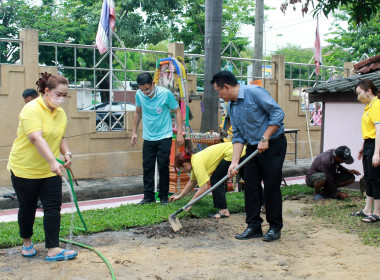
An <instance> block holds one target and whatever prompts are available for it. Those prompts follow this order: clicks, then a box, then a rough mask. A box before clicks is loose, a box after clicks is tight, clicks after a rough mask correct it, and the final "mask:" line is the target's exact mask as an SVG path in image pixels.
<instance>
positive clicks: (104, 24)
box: [96, 0, 115, 54]
mask: <svg viewBox="0 0 380 280" xmlns="http://www.w3.org/2000/svg"><path fill="white" fill-rule="evenodd" d="M110 29H112V31H113V30H115V3H114V1H113V0H104V1H103V7H102V13H101V15H100V20H99V26H98V32H97V34H96V47H97V48H98V50H99V52H100V54H103V53H105V52H106V51H107V50H108V48H109V40H108V39H109V34H110V32H112V31H110Z"/></svg>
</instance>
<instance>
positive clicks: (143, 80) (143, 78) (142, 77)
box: [136, 72, 153, 86]
mask: <svg viewBox="0 0 380 280" xmlns="http://www.w3.org/2000/svg"><path fill="white" fill-rule="evenodd" d="M136 82H137V85H139V86H142V85H145V84H150V85H151V84H152V83H153V78H152V75H151V74H149V73H148V72H145V73H141V74H139V75H138V76H137V79H136Z"/></svg>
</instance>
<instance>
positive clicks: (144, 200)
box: [137, 198, 156, 205]
mask: <svg viewBox="0 0 380 280" xmlns="http://www.w3.org/2000/svg"><path fill="white" fill-rule="evenodd" d="M155 202H156V200H155V199H154V198H149V199H148V198H144V199H143V200H141V201H140V202H139V203H137V204H139V205H143V204H147V203H155Z"/></svg>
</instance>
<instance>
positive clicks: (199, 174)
mask: <svg viewBox="0 0 380 280" xmlns="http://www.w3.org/2000/svg"><path fill="white" fill-rule="evenodd" d="M232 153H233V145H232V143H231V142H226V143H220V144H217V145H212V146H210V147H207V148H206V149H204V150H203V151H200V152H198V153H196V154H193V155H192V156H191V166H192V170H191V177H190V179H191V180H192V181H197V182H198V186H200V187H202V186H203V185H204V184H206V183H207V182H208V181H209V180H210V175H211V173H213V172H214V171H215V169H216V168H217V167H218V165H219V163H220V162H221V161H222V159H224V160H226V161H231V160H232ZM244 155H245V147H244V148H243V151H242V153H241V156H242V157H243V156H244ZM226 175H227V174H226Z"/></svg>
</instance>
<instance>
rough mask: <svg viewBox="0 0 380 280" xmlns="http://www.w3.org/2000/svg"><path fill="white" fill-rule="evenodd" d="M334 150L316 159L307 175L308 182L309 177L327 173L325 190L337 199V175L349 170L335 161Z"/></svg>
mask: <svg viewBox="0 0 380 280" xmlns="http://www.w3.org/2000/svg"><path fill="white" fill-rule="evenodd" d="M334 150H335V149H331V150H327V151H325V152H323V153H321V154H320V155H319V156H317V157H316V158H315V159H314V161H313V163H312V164H311V167H310V169H309V171H308V172H307V174H306V182H307V181H308V179H309V177H310V176H311V175H313V174H315V173H321V172H322V173H325V174H326V184H325V186H324V189H325V190H326V192H327V193H328V195H330V196H332V197H335V198H336V197H337V192H338V188H337V186H336V184H335V177H336V174H338V172H341V171H347V168H345V167H343V166H341V165H340V163H338V162H336V161H335V159H334Z"/></svg>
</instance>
